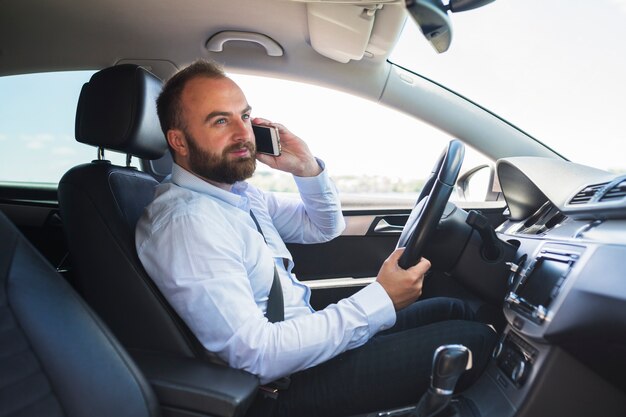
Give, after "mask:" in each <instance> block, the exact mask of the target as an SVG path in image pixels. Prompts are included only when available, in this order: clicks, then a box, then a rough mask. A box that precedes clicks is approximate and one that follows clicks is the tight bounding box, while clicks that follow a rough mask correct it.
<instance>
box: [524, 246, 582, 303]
mask: <svg viewBox="0 0 626 417" xmlns="http://www.w3.org/2000/svg"><path fill="white" fill-rule="evenodd" d="M569 267H570V264H569V263H568V262H561V261H558V260H555V259H550V258H541V259H538V260H537V263H536V264H535V267H534V268H533V269H532V271H531V272H530V275H529V276H528V277H527V278H526V280H525V281H524V282H522V283H521V285H520V287H519V288H517V290H516V291H515V292H516V293H517V294H518V295H519V296H520V297H521V298H523V299H525V300H526V301H527V302H529V303H530V304H532V305H534V306H544V307H546V308H547V307H548V306H549V305H550V302H551V301H552V299H553V298H554V297H555V296H556V292H557V291H558V289H559V286H560V284H561V283H560V282H559V280H560V279H561V278H562V277H565V275H566V273H567V271H568V269H569Z"/></svg>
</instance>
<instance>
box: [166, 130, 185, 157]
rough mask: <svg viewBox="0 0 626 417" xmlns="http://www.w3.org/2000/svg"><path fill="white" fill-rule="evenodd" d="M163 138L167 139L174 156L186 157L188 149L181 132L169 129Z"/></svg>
mask: <svg viewBox="0 0 626 417" xmlns="http://www.w3.org/2000/svg"><path fill="white" fill-rule="evenodd" d="M165 137H166V139H167V143H169V145H170V148H172V149H173V150H174V152H175V153H176V155H179V156H181V157H183V158H185V157H187V155H188V154H189V148H188V147H187V138H186V137H185V134H184V133H183V131H182V130H180V129H170V130H168V131H167V135H166V136H165Z"/></svg>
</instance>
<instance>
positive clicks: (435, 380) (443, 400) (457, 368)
mask: <svg viewBox="0 0 626 417" xmlns="http://www.w3.org/2000/svg"><path fill="white" fill-rule="evenodd" d="M471 367H472V352H471V351H470V350H469V349H468V348H466V347H465V346H463V345H443V346H439V347H438V348H437V350H436V351H435V354H434V356H433V369H432V374H431V377H430V387H429V388H428V391H426V393H425V394H424V396H423V397H422V398H421V399H420V402H419V403H418V404H417V407H416V408H415V411H414V412H413V414H412V417H434V416H436V415H437V414H438V413H439V412H441V411H442V410H444V409H445V408H446V407H447V406H448V404H449V403H450V399H451V397H452V394H453V393H454V387H455V386H456V383H457V381H458V380H459V377H460V376H461V375H462V374H463V372H465V371H466V370H467V369H471Z"/></svg>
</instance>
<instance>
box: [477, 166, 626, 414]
mask: <svg viewBox="0 0 626 417" xmlns="http://www.w3.org/2000/svg"><path fill="white" fill-rule="evenodd" d="M496 169H497V175H498V179H499V182H500V186H501V189H502V192H503V194H504V197H505V199H506V202H507V206H508V210H509V211H510V215H509V218H508V220H507V221H505V222H504V223H503V224H501V225H500V226H499V227H498V228H497V229H496V233H497V235H498V237H499V238H500V239H501V240H503V241H507V242H509V243H511V244H514V245H515V246H516V247H518V250H517V254H516V257H515V260H514V261H513V262H509V263H508V267H509V271H510V272H509V276H508V282H507V286H508V288H507V289H508V291H507V295H506V299H505V303H504V315H505V317H506V320H507V324H508V325H507V327H506V329H505V332H504V335H503V337H502V338H501V340H500V342H499V344H498V346H497V348H496V351H495V352H494V359H493V361H492V363H491V364H490V365H489V369H488V371H487V372H486V376H485V377H484V378H483V381H482V382H481V383H480V384H478V386H477V387H473V389H472V390H470V392H469V393H468V394H467V395H468V396H469V397H470V398H472V399H473V400H474V402H475V403H476V404H478V408H479V410H480V412H481V415H501V416H506V415H529V416H530V415H581V416H582V415H626V272H625V270H626V268H625V267H624V266H625V265H626V177H623V176H616V175H615V174H612V173H608V172H605V171H600V170H596V169H593V168H589V167H586V166H582V165H577V164H574V163H571V162H567V161H560V160H553V159H549V158H534V157H516V158H507V159H503V160H500V161H498V163H497V168H496ZM487 393H491V394H490V395H487ZM494 393H497V394H498V395H496V396H494ZM495 398H502V400H501V401H500V400H496V399H495ZM530 399H532V401H530ZM589 413H592V414H589Z"/></svg>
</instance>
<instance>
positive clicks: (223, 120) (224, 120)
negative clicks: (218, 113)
mask: <svg viewBox="0 0 626 417" xmlns="http://www.w3.org/2000/svg"><path fill="white" fill-rule="evenodd" d="M224 123H226V119H217V120H216V121H215V124H216V125H223V124H224Z"/></svg>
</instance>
